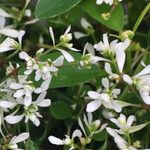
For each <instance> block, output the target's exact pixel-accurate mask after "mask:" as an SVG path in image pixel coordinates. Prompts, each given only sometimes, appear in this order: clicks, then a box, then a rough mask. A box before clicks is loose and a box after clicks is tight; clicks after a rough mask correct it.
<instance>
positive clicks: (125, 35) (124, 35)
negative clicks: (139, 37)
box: [120, 30, 134, 41]
mask: <svg viewBox="0 0 150 150" xmlns="http://www.w3.org/2000/svg"><path fill="white" fill-rule="evenodd" d="M120 37H121V40H122V41H125V40H126V39H129V40H132V38H133V37H134V32H133V31H131V30H127V31H124V32H123V33H121V36H120Z"/></svg>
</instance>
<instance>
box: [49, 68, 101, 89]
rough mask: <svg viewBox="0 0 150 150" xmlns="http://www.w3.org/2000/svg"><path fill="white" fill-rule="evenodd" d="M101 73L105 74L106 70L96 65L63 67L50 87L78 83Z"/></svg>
mask: <svg viewBox="0 0 150 150" xmlns="http://www.w3.org/2000/svg"><path fill="white" fill-rule="evenodd" d="M100 74H101V75H104V72H103V71H100V70H99V68H98V67H96V66H92V68H91V69H79V68H76V67H73V66H68V67H63V68H61V69H60V70H59V72H58V75H57V76H54V77H53V79H52V82H51V84H50V88H58V87H69V86H74V85H78V84H81V83H84V82H86V81H89V80H91V79H93V78H94V77H97V76H98V75H100Z"/></svg>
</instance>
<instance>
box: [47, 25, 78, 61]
mask: <svg viewBox="0 0 150 150" xmlns="http://www.w3.org/2000/svg"><path fill="white" fill-rule="evenodd" d="M70 30H71V26H69V27H68V28H67V29H66V31H65V33H64V34H63V35H61V36H60V43H59V45H60V46H61V47H65V48H68V49H70V50H72V51H79V50H77V49H75V48H73V44H72V43H69V42H70V41H71V40H72V34H71V33H69V32H70ZM49 33H50V36H51V39H52V42H53V46H54V47H55V48H56V49H57V50H58V51H60V52H61V53H62V54H63V56H64V57H65V59H66V60H67V61H68V62H74V58H73V57H72V56H71V54H70V53H68V52H67V51H65V50H63V48H61V47H60V46H59V47H58V48H57V45H55V44H56V42H55V36H54V32H53V29H52V27H49Z"/></svg>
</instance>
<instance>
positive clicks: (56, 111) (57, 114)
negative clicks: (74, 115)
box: [50, 101, 71, 119]
mask: <svg viewBox="0 0 150 150" xmlns="http://www.w3.org/2000/svg"><path fill="white" fill-rule="evenodd" d="M50 111H51V115H52V116H53V117H54V118H56V119H66V118H69V117H70V116H71V109H70V107H69V105H67V104H66V103H64V102H61V101H59V102H54V103H52V105H51V109H50Z"/></svg>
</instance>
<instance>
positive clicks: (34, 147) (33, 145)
mask: <svg viewBox="0 0 150 150" xmlns="http://www.w3.org/2000/svg"><path fill="white" fill-rule="evenodd" d="M28 149H32V150H38V149H39V148H38V145H37V144H36V143H35V142H33V141H32V140H29V141H28Z"/></svg>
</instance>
